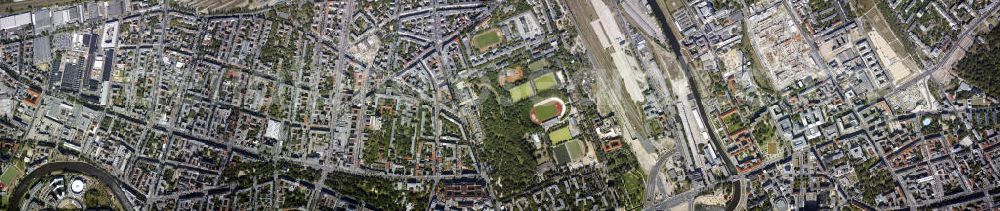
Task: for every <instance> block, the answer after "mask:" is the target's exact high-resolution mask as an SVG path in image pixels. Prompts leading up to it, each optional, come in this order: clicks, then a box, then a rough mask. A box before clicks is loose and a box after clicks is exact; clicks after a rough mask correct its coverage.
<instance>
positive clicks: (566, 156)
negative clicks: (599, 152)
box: [553, 139, 584, 164]
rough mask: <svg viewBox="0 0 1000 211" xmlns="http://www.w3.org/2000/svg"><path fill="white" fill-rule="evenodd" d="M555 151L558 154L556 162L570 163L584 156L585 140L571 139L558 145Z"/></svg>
mask: <svg viewBox="0 0 1000 211" xmlns="http://www.w3.org/2000/svg"><path fill="white" fill-rule="evenodd" d="M553 153H554V154H555V156H556V162H558V163H559V164H564V163H568V162H571V161H574V160H577V159H579V158H580V157H582V156H583V153H584V152H583V142H582V141H580V140H576V139H573V140H570V141H567V142H566V143H564V144H560V145H559V146H557V147H556V148H555V149H554V150H553Z"/></svg>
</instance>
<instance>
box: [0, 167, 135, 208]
mask: <svg viewBox="0 0 1000 211" xmlns="http://www.w3.org/2000/svg"><path fill="white" fill-rule="evenodd" d="M57 171H64V172H78V173H83V174H86V175H89V176H92V177H94V178H97V180H99V181H101V182H102V183H104V184H105V185H107V186H108V187H109V189H111V193H112V194H114V195H115V198H117V199H118V203H120V204H121V205H122V207H124V208H125V210H132V206H131V203H130V202H129V201H128V200H127V198H125V192H124V191H123V189H122V188H121V186H120V185H119V183H118V180H117V179H115V177H114V176H113V175H111V174H109V173H108V172H107V171H104V169H100V168H97V167H96V166H93V165H90V164H89V163H84V162H75V161H73V162H55V163H48V164H45V165H42V166H41V167H38V168H37V169H35V170H34V171H31V173H28V175H26V176H24V178H23V179H21V182H20V183H18V184H17V187H15V188H14V191H13V192H12V194H13V195H11V197H10V201H11V202H13V203H11V204H9V205H8V206H9V207H7V208H8V210H21V202H22V200H23V198H24V195H25V193H26V192H27V191H28V190H29V189H30V188H31V187H32V186H33V185H34V184H35V183H36V182H38V179H42V178H43V177H45V176H48V175H49V174H51V173H52V172H57Z"/></svg>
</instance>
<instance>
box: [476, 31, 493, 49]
mask: <svg viewBox="0 0 1000 211" xmlns="http://www.w3.org/2000/svg"><path fill="white" fill-rule="evenodd" d="M496 44H500V33H497V31H496V30H487V31H484V32H480V33H479V34H476V36H473V37H472V47H476V48H477V49H479V50H485V49H487V48H489V47H492V46H493V45H496Z"/></svg>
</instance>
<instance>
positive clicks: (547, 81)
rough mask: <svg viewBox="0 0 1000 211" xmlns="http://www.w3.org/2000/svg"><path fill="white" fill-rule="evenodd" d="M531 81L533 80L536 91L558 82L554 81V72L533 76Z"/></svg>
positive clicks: (548, 87) (550, 87) (551, 86)
mask: <svg viewBox="0 0 1000 211" xmlns="http://www.w3.org/2000/svg"><path fill="white" fill-rule="evenodd" d="M533 81H534V82H535V87H537V88H538V91H544V90H549V89H552V88H553V87H556V85H558V84H559V83H558V82H556V74H555V73H547V74H545V75H542V76H538V78H535V80H533Z"/></svg>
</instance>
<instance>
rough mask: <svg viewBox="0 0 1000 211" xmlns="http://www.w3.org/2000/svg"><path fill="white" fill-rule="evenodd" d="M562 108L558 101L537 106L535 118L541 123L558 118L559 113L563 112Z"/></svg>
mask: <svg viewBox="0 0 1000 211" xmlns="http://www.w3.org/2000/svg"><path fill="white" fill-rule="evenodd" d="M560 107H561V106H560V105H559V102H556V101H552V102H548V103H545V104H541V105H538V106H535V109H534V111H535V118H536V119H538V121H539V123H542V122H545V121H548V120H549V119H552V118H556V117H558V116H559V113H561V112H559V111H561V110H562V108H560Z"/></svg>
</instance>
